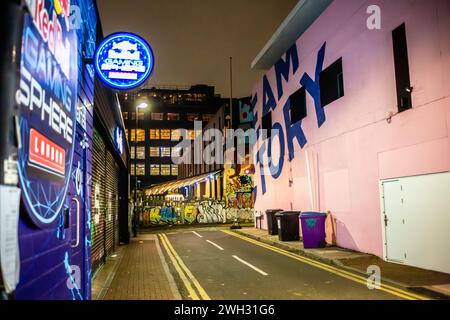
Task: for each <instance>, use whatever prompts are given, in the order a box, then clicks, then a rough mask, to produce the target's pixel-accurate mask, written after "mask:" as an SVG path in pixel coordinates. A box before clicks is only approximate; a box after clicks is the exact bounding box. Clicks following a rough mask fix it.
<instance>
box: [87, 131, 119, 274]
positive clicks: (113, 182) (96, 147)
mask: <svg viewBox="0 0 450 320" xmlns="http://www.w3.org/2000/svg"><path fill="white" fill-rule="evenodd" d="M93 140H94V141H93V165H92V190H91V203H92V270H93V271H95V270H96V269H97V268H98V267H99V266H101V265H102V264H103V263H104V262H105V259H106V257H107V256H108V255H110V254H111V253H112V252H114V250H115V247H116V245H117V243H118V239H119V236H118V230H119V227H118V211H119V167H118V165H117V164H116V162H115V160H114V157H113V155H112V154H111V153H110V152H109V151H108V150H107V149H106V145H105V143H104V141H103V139H102V137H101V136H100V134H99V133H98V132H97V131H96V130H94V137H93Z"/></svg>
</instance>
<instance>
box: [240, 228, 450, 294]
mask: <svg viewBox="0 0 450 320" xmlns="http://www.w3.org/2000/svg"><path fill="white" fill-rule="evenodd" d="M235 232H237V233H238V234H241V235H244V236H246V237H249V238H252V239H255V240H258V241H261V242H263V243H266V244H269V245H273V246H276V247H278V248H282V249H285V250H288V251H290V252H293V253H296V254H299V255H302V256H305V257H308V258H311V259H314V260H317V261H321V262H324V263H327V264H330V265H335V266H338V267H340V268H343V269H345V270H348V271H351V272H356V273H359V274H361V275H367V268H368V267H369V266H374V265H375V266H378V267H379V268H380V270H381V275H382V281H383V282H386V283H389V284H393V285H395V286H399V287H402V288H404V289H405V290H412V291H415V292H417V293H421V294H426V295H428V296H430V297H432V298H435V299H450V274H446V273H441V272H436V271H430V270H424V269H420V268H415V267H410V266H406V265H401V264H396V263H390V262H386V261H384V260H383V259H381V258H379V257H377V256H374V255H371V254H364V253H361V252H356V251H352V250H346V249H342V248H339V247H335V246H330V247H326V248H323V249H305V248H303V242H301V241H288V242H282V241H280V240H279V239H278V236H271V235H269V234H268V232H267V230H262V229H256V228H243V229H240V230H235Z"/></svg>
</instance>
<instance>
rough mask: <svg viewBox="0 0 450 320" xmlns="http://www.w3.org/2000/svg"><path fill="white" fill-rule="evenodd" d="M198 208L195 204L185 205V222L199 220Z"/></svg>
mask: <svg viewBox="0 0 450 320" xmlns="http://www.w3.org/2000/svg"><path fill="white" fill-rule="evenodd" d="M197 214H198V210H197V208H196V207H195V206H189V205H188V206H185V207H184V217H183V218H184V223H185V224H192V223H194V222H196V221H197Z"/></svg>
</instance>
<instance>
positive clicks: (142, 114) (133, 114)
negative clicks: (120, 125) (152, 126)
mask: <svg viewBox="0 0 450 320" xmlns="http://www.w3.org/2000/svg"><path fill="white" fill-rule="evenodd" d="M138 115H139V120H145V113H144V112H138ZM131 120H136V112H133V113H132V114H131Z"/></svg>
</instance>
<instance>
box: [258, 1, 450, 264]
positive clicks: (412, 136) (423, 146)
mask: <svg viewBox="0 0 450 320" xmlns="http://www.w3.org/2000/svg"><path fill="white" fill-rule="evenodd" d="M373 4H375V5H378V6H380V8H381V15H382V16H381V17H382V29H381V30H369V29H368V28H367V27H366V20H367V18H368V16H369V15H368V14H367V13H366V9H367V7H368V6H369V5H373ZM403 22H405V23H406V32H407V41H408V54H409V65H410V73H411V84H412V86H413V87H414V91H413V94H412V100H413V109H411V110H408V111H406V112H403V113H400V114H396V115H395V116H394V117H393V118H392V122H391V123H390V124H389V123H388V122H387V121H386V118H387V117H388V115H389V113H390V112H393V113H396V112H397V100H396V87H395V74H394V61H393V48H392V30H393V29H395V28H396V27H397V26H399V25H400V24H402V23H403ZM324 42H326V43H327V46H326V54H325V62H324V69H325V68H326V67H328V66H329V65H330V64H331V63H333V62H334V61H336V60H337V59H338V58H340V57H342V59H343V72H344V88H345V96H344V97H343V98H341V99H339V100H337V101H335V102H333V103H332V104H330V105H328V106H326V107H325V114H326V117H327V121H326V122H325V123H324V125H323V126H322V127H321V128H318V126H317V120H316V114H315V109H314V102H313V100H312V97H311V96H310V95H309V94H308V93H307V110H308V117H307V118H306V119H304V120H303V124H302V128H303V131H304V133H305V135H306V138H307V139H308V143H307V145H306V146H305V148H304V149H303V150H302V149H301V148H300V146H299V145H298V143H297V141H296V140H294V146H295V158H294V160H293V161H292V162H289V159H288V156H287V144H286V143H285V146H286V151H285V155H284V158H285V162H284V168H283V171H282V174H281V176H280V177H279V178H278V179H276V180H275V179H273V178H272V177H271V176H270V174H269V175H267V172H268V170H267V169H266V177H265V178H266V185H267V193H266V194H265V195H263V194H262V192H261V179H260V170H259V166H256V174H255V185H256V186H257V188H258V193H257V199H256V206H255V208H256V210H259V211H264V210H266V209H269V208H282V209H286V210H287V209H294V210H301V211H307V210H311V209H315V210H320V211H322V212H326V211H330V212H331V213H332V217H333V219H334V220H332V219H329V221H328V228H327V229H328V230H327V238H328V241H330V242H332V241H333V242H334V241H335V242H336V243H337V245H339V246H342V247H345V248H349V249H355V250H358V251H362V252H367V253H372V254H376V255H378V256H382V254H383V244H382V229H381V213H380V192H379V181H380V180H381V179H386V178H394V177H403V176H411V175H419V174H426V173H435V172H444V171H449V170H450V139H449V136H450V1H447V0H432V1H423V0H396V1H392V0H370V1H361V0H335V1H334V2H333V3H332V4H331V5H330V6H329V7H328V8H327V10H326V11H325V12H324V13H323V14H322V15H321V16H320V17H319V19H318V20H317V21H315V23H314V24H313V25H312V26H311V27H310V28H309V29H308V30H307V31H306V32H305V33H304V34H303V35H302V36H301V37H300V39H298V41H297V42H296V45H297V50H298V54H299V61H300V67H299V69H298V71H297V72H296V73H295V74H292V66H291V75H290V77H289V82H288V83H286V82H284V96H283V97H282V98H281V99H280V100H279V101H277V108H276V109H275V110H274V111H273V112H272V121H273V123H275V122H279V123H280V124H281V125H282V127H283V129H284V130H285V124H284V119H283V111H282V108H283V106H284V104H285V102H286V100H287V99H288V97H289V96H290V95H291V94H292V93H294V92H295V91H296V90H298V89H299V88H300V87H301V85H300V84H299V81H300V78H301V77H302V75H303V74H304V73H305V72H306V73H308V75H310V76H311V78H313V79H314V70H315V67H316V59H317V53H318V50H319V49H320V47H321V46H322V44H323V43H324ZM283 58H284V56H283ZM267 77H268V79H269V82H270V84H271V87H272V90H273V92H274V96H275V99H276V98H277V89H276V88H277V86H276V79H275V71H274V68H272V69H271V70H269V71H268V72H267ZM283 81H284V80H283ZM255 94H257V95H258V98H259V99H258V104H257V105H256V108H255V109H256V112H257V113H258V118H259V119H258V121H257V123H256V127H258V126H259V125H260V123H261V115H262V98H263V90H262V81H260V82H259V83H258V84H257V85H256V86H255V88H254V90H253V96H254V95H255ZM285 132H286V131H285ZM285 139H286V138H285ZM276 144H277V143H275V144H274V145H276ZM274 148H275V149H276V146H274ZM305 150H306V151H307V152H308V154H309V157H310V162H311V166H312V167H313V170H312V174H311V175H312V177H313V179H312V180H313V190H314V202H315V203H316V205H315V208H312V207H311V205H310V201H309V196H308V177H307V173H306V165H305V162H306V161H305ZM275 158H277V157H275ZM266 160H267V158H266ZM289 180H292V185H291V186H290V184H289ZM331 221H334V223H333V224H332V223H331ZM264 223H266V220H264Z"/></svg>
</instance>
